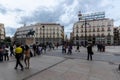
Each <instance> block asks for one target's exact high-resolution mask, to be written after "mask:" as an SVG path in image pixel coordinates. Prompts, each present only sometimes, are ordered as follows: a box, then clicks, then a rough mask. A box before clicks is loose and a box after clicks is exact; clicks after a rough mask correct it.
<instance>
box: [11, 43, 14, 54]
mask: <svg viewBox="0 0 120 80" xmlns="http://www.w3.org/2000/svg"><path fill="white" fill-rule="evenodd" d="M13 55H14V51H13V45H11V46H10V56H13Z"/></svg>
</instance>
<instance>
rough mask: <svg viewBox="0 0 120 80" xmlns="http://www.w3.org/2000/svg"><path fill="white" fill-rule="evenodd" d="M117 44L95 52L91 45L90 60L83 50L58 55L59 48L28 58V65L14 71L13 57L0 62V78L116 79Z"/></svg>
mask: <svg viewBox="0 0 120 80" xmlns="http://www.w3.org/2000/svg"><path fill="white" fill-rule="evenodd" d="M119 49H120V46H117V47H115V46H111V47H106V52H103V53H100V52H97V49H96V47H94V53H95V54H94V56H93V57H94V58H93V61H87V60H86V55H87V54H86V49H85V48H83V47H81V49H80V50H81V51H80V53H78V52H74V51H75V49H74V50H73V53H74V54H73V55H71V56H69V55H65V54H61V48H59V49H56V50H54V51H53V50H52V51H48V52H47V53H46V54H45V55H41V56H37V57H33V58H31V66H30V67H31V68H30V69H25V70H24V71H21V70H20V69H18V70H14V66H15V60H14V58H13V57H12V59H11V60H10V61H8V62H5V61H4V62H0V80H120V72H119V71H118V69H117V68H118V63H119V62H120V56H119V54H120V50H119Z"/></svg>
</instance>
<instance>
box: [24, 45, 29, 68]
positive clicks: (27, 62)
mask: <svg viewBox="0 0 120 80" xmlns="http://www.w3.org/2000/svg"><path fill="white" fill-rule="evenodd" d="M24 54H25V59H24V62H25V65H26V67H25V68H26V69H29V68H30V48H29V46H28V45H25V51H24Z"/></svg>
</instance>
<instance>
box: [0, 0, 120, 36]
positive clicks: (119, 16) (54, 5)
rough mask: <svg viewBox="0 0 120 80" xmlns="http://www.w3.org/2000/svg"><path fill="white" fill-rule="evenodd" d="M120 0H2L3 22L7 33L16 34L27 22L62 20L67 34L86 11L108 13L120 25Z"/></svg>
mask: <svg viewBox="0 0 120 80" xmlns="http://www.w3.org/2000/svg"><path fill="white" fill-rule="evenodd" d="M119 4H120V0H0V23H3V24H4V25H5V31H6V36H11V37H12V36H14V33H15V32H16V29H17V28H19V27H21V26H23V25H24V24H26V25H30V24H35V23H38V22H39V23H43V22H44V23H45V22H52V23H60V24H61V25H63V26H64V27H65V32H66V34H69V33H70V32H71V31H72V27H73V24H74V23H75V22H77V21H78V16H77V15H78V12H79V11H81V12H82V13H83V14H86V13H95V12H103V11H104V12H105V16H106V18H110V19H113V20H114V25H115V26H119V25H120V11H119V10H120V6H119Z"/></svg>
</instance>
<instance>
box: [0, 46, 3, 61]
mask: <svg viewBox="0 0 120 80" xmlns="http://www.w3.org/2000/svg"><path fill="white" fill-rule="evenodd" d="M0 61H3V48H2V46H0Z"/></svg>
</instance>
